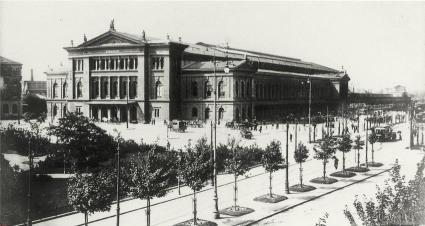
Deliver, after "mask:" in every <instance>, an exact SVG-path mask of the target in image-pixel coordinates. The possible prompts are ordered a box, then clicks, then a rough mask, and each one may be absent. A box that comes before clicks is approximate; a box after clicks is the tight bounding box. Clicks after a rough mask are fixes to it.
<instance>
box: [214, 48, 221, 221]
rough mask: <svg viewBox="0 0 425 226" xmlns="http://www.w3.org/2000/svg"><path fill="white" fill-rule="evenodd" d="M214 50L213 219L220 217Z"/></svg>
mask: <svg viewBox="0 0 425 226" xmlns="http://www.w3.org/2000/svg"><path fill="white" fill-rule="evenodd" d="M215 51H216V48H214V59H213V61H214V62H213V63H214V127H213V128H214V145H213V161H214V164H213V165H214V169H213V176H214V198H213V200H214V211H213V213H214V219H219V218H220V212H219V211H218V195H217V68H216V60H215Z"/></svg>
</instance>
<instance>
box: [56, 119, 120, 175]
mask: <svg viewBox="0 0 425 226" xmlns="http://www.w3.org/2000/svg"><path fill="white" fill-rule="evenodd" d="M49 130H50V131H49V132H50V134H51V135H54V136H56V137H57V138H58V141H59V142H60V143H62V144H63V145H65V146H66V148H67V149H68V150H69V156H68V158H71V159H72V162H73V163H74V164H75V166H76V169H77V170H79V169H82V168H84V167H86V168H87V167H89V166H97V165H98V163H99V162H101V161H105V160H107V159H109V158H111V157H112V156H113V155H114V150H115V149H116V143H115V142H114V141H113V138H112V137H111V136H109V135H108V134H106V131H105V130H103V129H101V128H100V127H98V126H96V124H94V122H92V121H91V120H90V119H89V118H87V117H85V116H83V115H82V114H81V113H73V112H70V113H68V114H67V115H66V116H65V117H63V118H60V119H59V122H58V125H57V126H54V125H53V126H51V127H50V129H49Z"/></svg>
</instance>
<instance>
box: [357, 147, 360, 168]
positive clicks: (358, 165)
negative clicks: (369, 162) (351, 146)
mask: <svg viewBox="0 0 425 226" xmlns="http://www.w3.org/2000/svg"><path fill="white" fill-rule="evenodd" d="M359 167H360V149H357V168H359Z"/></svg>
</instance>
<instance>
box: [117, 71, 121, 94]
mask: <svg viewBox="0 0 425 226" xmlns="http://www.w3.org/2000/svg"><path fill="white" fill-rule="evenodd" d="M120 78H121V77H119V76H118V77H117V82H118V85H117V96H118V99H121V93H120V90H121V89H120V86H121V79H120Z"/></svg>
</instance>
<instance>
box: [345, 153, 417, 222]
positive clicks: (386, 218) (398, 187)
mask: <svg viewBox="0 0 425 226" xmlns="http://www.w3.org/2000/svg"><path fill="white" fill-rule="evenodd" d="M400 168H401V167H400V165H399V164H398V162H397V161H396V164H395V166H394V167H393V168H392V170H391V174H390V179H389V180H386V182H385V185H384V187H383V188H380V187H377V192H376V194H375V198H374V199H372V198H366V197H364V200H363V201H362V200H359V198H358V197H356V200H355V201H354V203H353V205H354V208H355V209H356V213H357V215H358V216H359V218H360V220H361V221H362V223H363V224H364V225H372V226H375V225H376V226H378V225H406V224H408V225H419V224H425V177H424V169H425V157H424V158H423V159H422V161H421V162H420V163H419V164H418V167H417V171H416V175H415V177H414V179H412V180H410V181H409V182H407V181H406V179H405V176H401V175H400ZM344 214H345V216H346V217H347V219H348V220H349V221H350V223H351V224H355V222H354V218H353V217H352V213H351V212H350V210H348V208H346V209H345V210H344Z"/></svg>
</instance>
